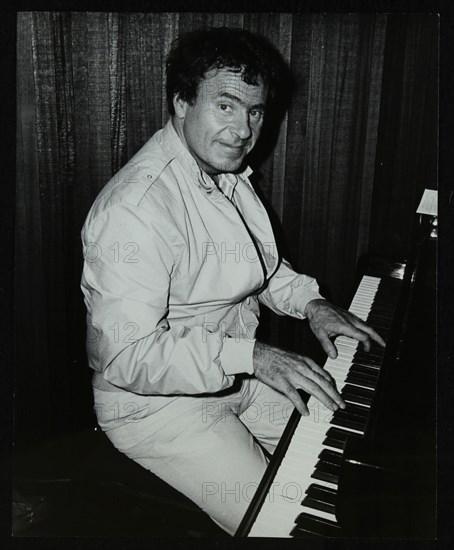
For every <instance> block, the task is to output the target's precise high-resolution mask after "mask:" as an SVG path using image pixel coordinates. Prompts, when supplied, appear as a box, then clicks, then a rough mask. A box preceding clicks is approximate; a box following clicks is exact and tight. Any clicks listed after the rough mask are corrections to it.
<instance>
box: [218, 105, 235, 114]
mask: <svg viewBox="0 0 454 550" xmlns="http://www.w3.org/2000/svg"><path fill="white" fill-rule="evenodd" d="M219 108H220V109H221V111H224V112H226V113H229V112H230V111H231V110H232V107H230V105H227V104H226V103H220V104H219Z"/></svg>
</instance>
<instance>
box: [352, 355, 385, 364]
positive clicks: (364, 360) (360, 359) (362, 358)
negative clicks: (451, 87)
mask: <svg viewBox="0 0 454 550" xmlns="http://www.w3.org/2000/svg"><path fill="white" fill-rule="evenodd" d="M353 363H356V364H357V365H363V366H365V367H376V368H380V367H381V365H382V363H383V360H382V358H380V359H374V358H373V357H368V355H367V353H355V355H354V356H353Z"/></svg>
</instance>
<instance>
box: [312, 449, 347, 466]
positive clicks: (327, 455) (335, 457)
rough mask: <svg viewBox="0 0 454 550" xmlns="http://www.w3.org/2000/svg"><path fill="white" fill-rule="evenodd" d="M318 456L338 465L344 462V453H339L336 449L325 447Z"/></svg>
mask: <svg viewBox="0 0 454 550" xmlns="http://www.w3.org/2000/svg"><path fill="white" fill-rule="evenodd" d="M318 458H319V459H320V460H323V461H324V462H328V463H330V464H335V465H336V466H340V465H341V463H342V453H337V452H335V451H329V450H328V449H323V450H322V451H321V452H320V453H319V455H318Z"/></svg>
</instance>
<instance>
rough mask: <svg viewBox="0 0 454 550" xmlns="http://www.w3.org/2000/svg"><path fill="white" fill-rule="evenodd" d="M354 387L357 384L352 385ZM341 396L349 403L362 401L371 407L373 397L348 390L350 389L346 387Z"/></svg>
mask: <svg viewBox="0 0 454 550" xmlns="http://www.w3.org/2000/svg"><path fill="white" fill-rule="evenodd" d="M351 387H352V388H354V387H355V386H351ZM341 396H342V399H343V400H344V401H345V402H346V403H347V404H348V403H351V402H353V403H361V404H362V405H364V406H366V407H370V406H371V405H372V398H369V397H364V396H362V395H358V394H355V393H351V392H348V391H345V389H343V390H342V391H341Z"/></svg>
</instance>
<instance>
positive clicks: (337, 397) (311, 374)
mask: <svg viewBox="0 0 454 550" xmlns="http://www.w3.org/2000/svg"><path fill="white" fill-rule="evenodd" d="M305 376H306V377H307V378H310V379H311V380H312V381H313V382H315V383H316V384H317V385H318V386H319V387H320V389H321V390H322V391H323V392H324V393H325V394H326V395H327V396H328V397H330V398H331V399H332V400H333V401H334V403H335V404H336V405H337V407H340V408H341V409H345V407H346V406H347V405H346V403H345V401H344V400H343V399H342V396H341V394H340V393H339V392H338V391H337V388H336V383H335V382H334V380H333V382H330V381H328V380H326V378H324V377H322V376H321V375H320V374H319V373H318V372H315V371H314V370H312V369H308V370H307V371H306V373H305ZM336 410H337V408H336Z"/></svg>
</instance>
